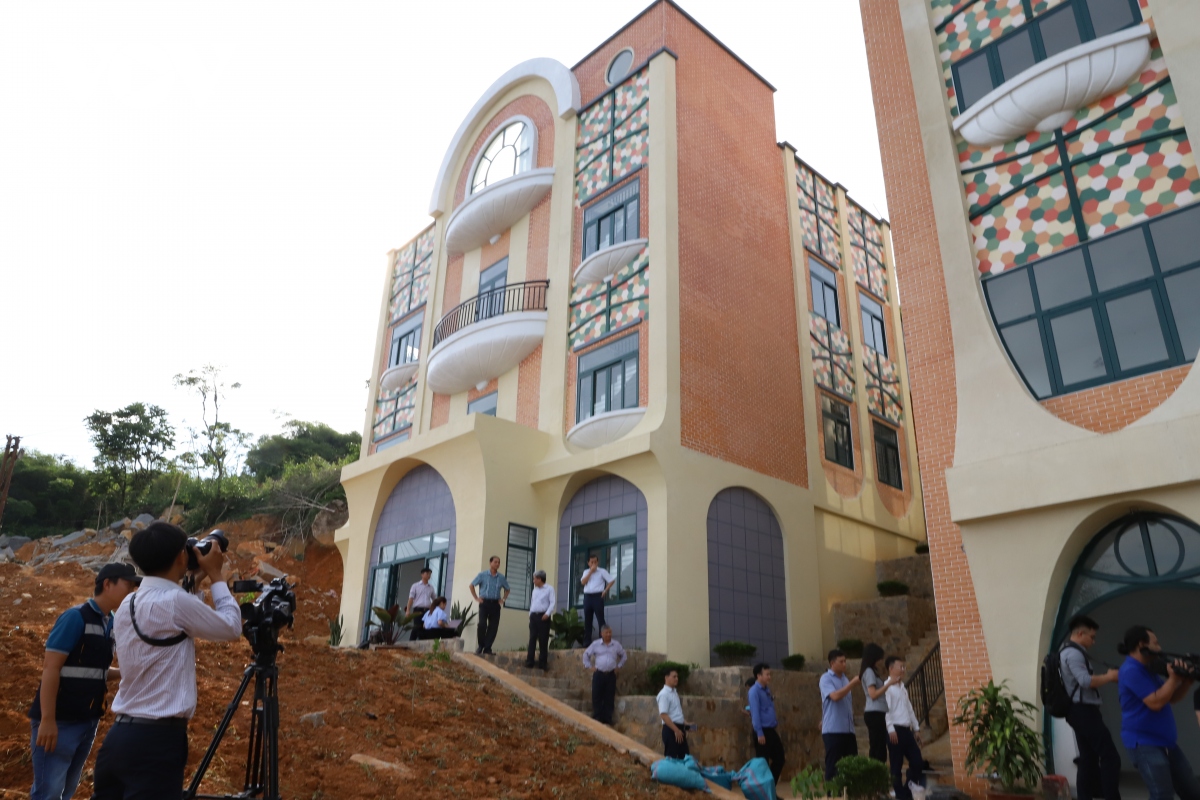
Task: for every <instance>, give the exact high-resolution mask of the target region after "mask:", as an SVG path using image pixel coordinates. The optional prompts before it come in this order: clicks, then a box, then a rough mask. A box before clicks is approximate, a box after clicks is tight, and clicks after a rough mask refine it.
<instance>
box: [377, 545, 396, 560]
mask: <svg viewBox="0 0 1200 800" xmlns="http://www.w3.org/2000/svg"><path fill="white" fill-rule="evenodd" d="M379 560H380V561H381V562H384V563H386V562H388V561H395V560H396V545H394V544H389V545H387V546H386V547H381V548H379Z"/></svg>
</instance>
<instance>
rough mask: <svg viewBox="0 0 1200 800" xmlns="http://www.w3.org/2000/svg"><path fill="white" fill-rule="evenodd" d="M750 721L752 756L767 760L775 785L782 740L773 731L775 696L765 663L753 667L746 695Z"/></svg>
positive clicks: (778, 770) (769, 669)
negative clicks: (752, 675) (752, 736)
mask: <svg viewBox="0 0 1200 800" xmlns="http://www.w3.org/2000/svg"><path fill="white" fill-rule="evenodd" d="M747 699H748V700H749V703H750V721H751V723H753V725H754V736H755V740H754V754H755V755H756V756H758V757H759V758H765V759H766V760H767V766H769V767H770V768H771V774H772V775H773V776H775V784H776V785H778V784H779V776H780V775H782V774H783V762H784V754H783V740H782V739H780V738H779V734H778V733H777V732H776V731H775V727H776V725H778V724H779V723H778V721H777V720H776V719H775V696H774V695H773V694H771V668H770V667H768V666H767V665H766V664H765V663H760V664H755V665H754V685H753V686H751V687H750V693H749V695H748V698H747Z"/></svg>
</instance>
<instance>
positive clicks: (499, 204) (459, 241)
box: [446, 167, 554, 253]
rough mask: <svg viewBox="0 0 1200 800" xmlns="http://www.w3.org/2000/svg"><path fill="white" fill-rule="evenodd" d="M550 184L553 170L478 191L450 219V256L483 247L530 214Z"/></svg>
mask: <svg viewBox="0 0 1200 800" xmlns="http://www.w3.org/2000/svg"><path fill="white" fill-rule="evenodd" d="M552 183H554V167H543V168H541V169H533V170H530V171H529V172H522V173H521V174H520V175H514V176H512V177H511V178H505V179H504V180H502V181H499V182H498V183H493V184H492V185H490V186H488V187H487V188H486V189H480V190H479V191H478V192H476V193H475V194H473V195H471V196H470V197H468V198H467V199H466V200H464V201H463V203H462V205H460V206H459V207H458V208H456V209H454V213H453V214H451V215H450V220H449V221H448V222H447V223H446V248H447V249H448V250H449V252H451V253H465V252H467V251H468V250H474V249H475V248H477V247H482V246H483V245H484V244H486V243H487V242H489V241H490V240H491V239H492V237H495V236H499V235H500V234H502V233H504V232H505V231H506V230H508V229H509V228H511V227H512V226H513V225H515V224H516V223H517V221H518V220H520V219H521V218H522V217H524V216H525V215H526V214H528V213H529V212H530V211H532V210H533V207H534V206H536V205H537V204H538V203H539V202H540V201H541V199H542V198H543V197H545V196H546V192H548V191H550V185H551V184H552Z"/></svg>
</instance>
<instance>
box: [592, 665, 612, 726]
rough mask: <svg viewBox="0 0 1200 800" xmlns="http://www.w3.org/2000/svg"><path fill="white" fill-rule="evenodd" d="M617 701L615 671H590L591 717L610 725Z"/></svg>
mask: <svg viewBox="0 0 1200 800" xmlns="http://www.w3.org/2000/svg"><path fill="white" fill-rule="evenodd" d="M616 701H617V671H616V670H613V671H611V672H601V671H600V670H596V671H595V672H593V673H592V719H594V720H596V721H597V722H603V723H604V724H605V725H612V721H613V707H614V706H615V705H616Z"/></svg>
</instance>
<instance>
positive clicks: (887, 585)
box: [875, 581, 908, 597]
mask: <svg viewBox="0 0 1200 800" xmlns="http://www.w3.org/2000/svg"><path fill="white" fill-rule="evenodd" d="M875 588H876V589H878V590H879V596H880V597H903V596H904V595H906V594H908V584H907V583H905V582H904V581H880V582H879V583H877V584H875Z"/></svg>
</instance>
